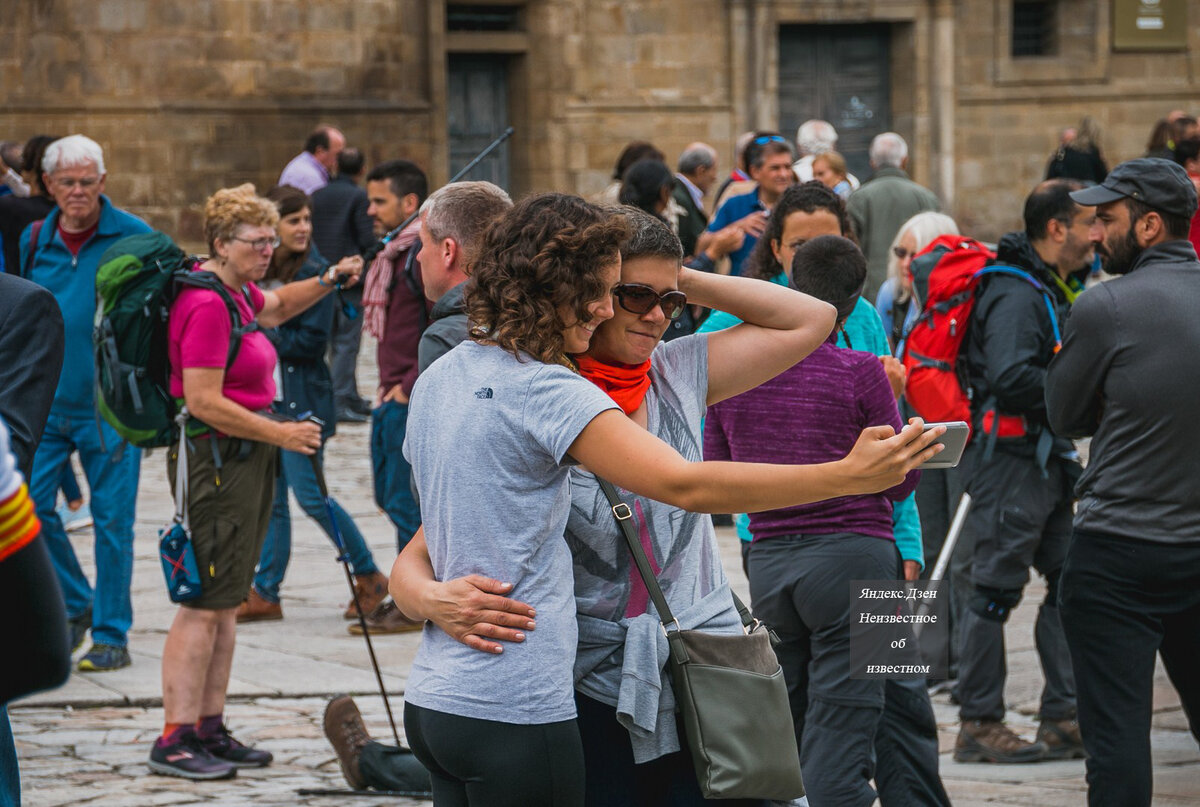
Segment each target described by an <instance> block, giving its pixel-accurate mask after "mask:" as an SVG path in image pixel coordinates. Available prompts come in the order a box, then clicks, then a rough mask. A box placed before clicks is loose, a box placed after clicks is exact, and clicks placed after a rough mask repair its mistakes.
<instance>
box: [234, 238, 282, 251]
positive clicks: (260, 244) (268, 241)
mask: <svg viewBox="0 0 1200 807" xmlns="http://www.w3.org/2000/svg"><path fill="white" fill-rule="evenodd" d="M229 240H230V241H241V242H242V243H243V244H249V245H250V249H252V250H254V251H255V252H262V251H263V250H264V249H266V248H267V247H270V248H271V249H275V247H277V246H279V236H275V237H274V238H255V239H254V240H253V241H251V240H250V239H249V238H238V237H237V236H236V235H235V236H233V238H230V239H229Z"/></svg>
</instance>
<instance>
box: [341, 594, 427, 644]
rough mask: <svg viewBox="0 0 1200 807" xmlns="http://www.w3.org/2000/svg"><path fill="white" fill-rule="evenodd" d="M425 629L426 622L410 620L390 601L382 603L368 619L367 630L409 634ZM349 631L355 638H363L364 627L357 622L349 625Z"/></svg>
mask: <svg viewBox="0 0 1200 807" xmlns="http://www.w3.org/2000/svg"><path fill="white" fill-rule="evenodd" d="M424 627H425V622H424V621H417V620H413V619H409V618H408V617H406V616H405V615H404V614H402V613H401V612H400V609H399V608H397V607H396V603H395V601H394V600H390V599H389V600H385V601H384V602H382V603H380V604H379V607H378V608H376V609H375V610H374V611H372V612H371V613H370V615H369V616H368V617H367V630H369V631H371V633H409V632H411V631H415V630H421V629H422V628H424ZM347 630H349V631H350V632H351V633H353V634H354V635H355V636H362V625H360V624H359V623H357V622H354V623H351V624H350V625H348V626H347Z"/></svg>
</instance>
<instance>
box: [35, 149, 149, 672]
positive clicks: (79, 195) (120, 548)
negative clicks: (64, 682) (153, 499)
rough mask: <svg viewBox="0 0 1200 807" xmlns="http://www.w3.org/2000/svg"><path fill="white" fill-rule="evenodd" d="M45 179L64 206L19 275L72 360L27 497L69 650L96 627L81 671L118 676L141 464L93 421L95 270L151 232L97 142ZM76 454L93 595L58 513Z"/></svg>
mask: <svg viewBox="0 0 1200 807" xmlns="http://www.w3.org/2000/svg"><path fill="white" fill-rule="evenodd" d="M42 171H43V175H44V178H45V184H46V187H47V188H48V189H49V190H50V193H51V195H53V197H54V201H55V202H57V203H58V207H57V208H56V209H55V210H52V211H51V212H50V215H48V216H47V217H46V218H45V219H43V220H42V221H38V222H34V223H33V224H31V225H29V227H28V228H26V230H25V231H24V232H23V233H22V234H21V270H22V274H23V275H25V276H26V277H27V278H28V279H29V280H32V281H33V282H34V283H37V284H38V285H40V286H43V287H44V288H46V289H48V290H49V291H50V293H51V294H53V295H54V298H55V300H57V301H58V306H59V308H60V309H62V315H63V322H64V328H65V334H64V336H65V340H64V343H65V351H64V359H63V368H62V374H61V375H60V376H59V381H58V388H57V389H56V390H55V393H54V402H53V403H52V404H51V406H50V418H49V420H48V421H47V422H46V429H45V431H44V432H43V434H42V442H41V443H40V444H39V445H38V449H37V453H36V454H35V455H34V460H33V474H32V477H31V479H30V485H29V493H30V495H31V496H32V498H33V501H34V504H35V505H36V506H37V514H38V518H40V519H41V522H42V534H43V535H44V536H45V540H46V546H47V547H48V548H49V549H50V556H51V558H52V560H53V561H54V568H55V571H56V572H57V573H58V580H59V583H60V584H61V585H62V589H63V595H64V598H65V599H66V604H67V617H68V619H69V620H70V624H71V646H72V648H75V647H77V646H78V645H80V644H82V642H83V639H84V637H85V636H86V634H87V631H88V629H89V628H90V629H91V632H92V647H91V649H90V650H89V651H88V653H87V655H85V656H84V657H83V659H81V660H80V662H79V669H80V670H83V671H100V670H115V669H119V668H121V667H125V666H128V665H129V651H128V649H127V648H126V645H127V634H128V632H129V627H130V625H131V624H132V622H133V605H132V602H131V599H130V594H129V586H130V581H131V579H132V575H133V521H134V509H135V507H136V504H137V486H138V470H139V468H140V464H141V463H140V459H141V457H140V452H139V451H138V450H137V449H136V448H133V447H132V446H130V445H128V444H126V443H125V442H123V441H122V440H121V436H120V435H119V434H117V432H116V430H114V429H113V428H112V427H110V426H109V425H108V424H107V423H105V422H103V421H102V420H101V419H100V417H99V416H98V415H97V414H96V401H95V396H94V393H93V384H94V381H93V380H94V378H95V373H96V367H95V362H94V359H93V357H92V322H93V319H94V316H95V313H96V270H97V268H99V264H100V256H102V255H103V254H104V251H105V250H107V249H108V248H109V246H111V245H112V244H113V243H114V242H116V241H118V240H120V239H121V238H124V237H125V236H128V235H134V234H137V233H145V232H149V231H150V226H149V225H147V224H146V223H145V222H144V221H142V220H141V219H139V218H137V217H136V216H134V215H131V214H129V213H126V212H125V211H123V210H119V209H118V208H116V207H115V206H114V205H113V203H112V202H110V201H109V199H108V197H107V196H105V195H104V183H105V179H106V176H107V175H106V174H105V170H104V152H103V151H102V150H101V148H100V145H99V144H98V143H96V141H94V140H91V139H90V138H87V137H84V136H83V135H71V136H69V137H64V138H62V139H61V140H56V141H54V142H53V143H51V144H50V145H49V146H47V148H46V153H45V156H44V157H43V158H42ZM73 452H79V459H80V462H81V463H82V464H83V472H84V474H85V475H86V476H87V482H88V488H89V489H90V490H91V506H92V517H93V518H94V519H95V534H96V539H95V540H96V544H95V547H96V548H95V558H96V586H95V590H94V591H93V588H92V585H91V583H90V582H89V581H88V579H87V576H86V575H85V574H84V573H83V569H81V568H80V566H79V561H78V559H77V558H76V557H75V550H74V549H72V547H71V542H70V541H69V540H67V534H66V532H65V531H64V530H63V525H62V521H61V520H60V519H59V517H58V515H57V513H55V510H54V506H55V504H56V498H57V494H58V485H59V480H60V479H61V478H62V473H63V469H64V468H65V467H66V465H67V463H69V462H70V458H71V454H72V453H73Z"/></svg>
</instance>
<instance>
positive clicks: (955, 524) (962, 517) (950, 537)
mask: <svg viewBox="0 0 1200 807" xmlns="http://www.w3.org/2000/svg"><path fill="white" fill-rule="evenodd" d="M970 511H971V494H969V493H966V492H964V493H963V495H962V498H961V499H959V500H958V509H957V510H955V511H954V520H953V521H951V522H950V532H948V533H946V540H945V542H944V543H943V544H942V551H941V552H939V553H938V559H937V563H935V564H934V566H933V574H931V575H929V579H930V580H931V581H932V580H941V579H942V575H944V574H945V573H946V567H947V566H949V565H950V555H951V554H953V552H954V545H955V544H957V543H958V536H959V535H960V534H962V529H963V525H964V524H966V522H967V513H969V512H970Z"/></svg>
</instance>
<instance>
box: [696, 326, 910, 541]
mask: <svg viewBox="0 0 1200 807" xmlns="http://www.w3.org/2000/svg"><path fill="white" fill-rule="evenodd" d="M882 425H888V426H892V427H893V428H895V429H896V430H897V431H899V429H900V427H901V421H900V412H899V411H898V410H897V409H896V399H895V398H894V397H893V396H892V387H891V384H889V383H888V378H887V374H886V373H885V372H884V370H883V365H882V364H881V363H880V361H879V358H878V357H877V356H873V355H871V354H870V353H863V352H862V351H858V350H847V349H845V348H839V347H836V346H834V345H833V344H831V343H829V342H826V343H825V344H823V345H821V346H820V347H819V348H817V349H816V350H814V351H813V352H812V353H811V354H810V355H809V356H808V358H806V359H804V361H802V362H800V363H799V364H797V365H796V366H794V367H792V368H791V369H790V370H785V371H784V372H783V373H781V374H779V375H778V376H776V377H775V378H773V379H771V380H770V381H768V382H766V383H765V384H763V385H761V386H759V387H756V388H755V389H752V390H750V391H749V392H744V393H742V394H741V395H738V396H736V397H734V398H730V399H728V400H725V401H721V402H720V403H717V404H714V405H712V406H710V407H709V408H708V417H707V419H706V420H705V424H704V459H706V460H734V461H737V462H770V463H778V464H785V465H810V464H815V463H822V462H832V461H834V460H840V459H842V458H843V457H845V456H846V455H847V454H848V453H849V452H850V449H851V448H853V447H854V444H855V442H856V441H857V440H858V436H859V433H861V432H862V430H863V429H865V428H867V427H868V426H882ZM920 476H921V474H920V471H912V472H911V473H909V474H908V476H906V477H905V478H904V481H903V482H901V483H900V484H899V485H897V486H896V487H894V488H891V489H889V490H885V491H884V492H883V493H877V494H873V495H869V496H841V497H838V498H836V499H829V500H827V501H823V502H816V503H813V504H805V505H800V506H799V507H785V508H783V509H781V510H767V511H765V512H762V513H751V514H750V531H751V532H752V533H754V539H755V540H756V541H758V540H762V539H765V538H774V537H778V536H780V535H795V534H801V533H807V534H810V535H819V534H827V533H836V532H852V533H857V534H859V535H869V536H871V537H874V538H884V539H886V540H889V541H890V540H893V534H892V502H893V501H899V500H900V499H903V498H904V497H905V496H907V495H908V494H909V493H911V492H912V491H913V489H914V488H915V487H916V486H917V480H918V479H920Z"/></svg>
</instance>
